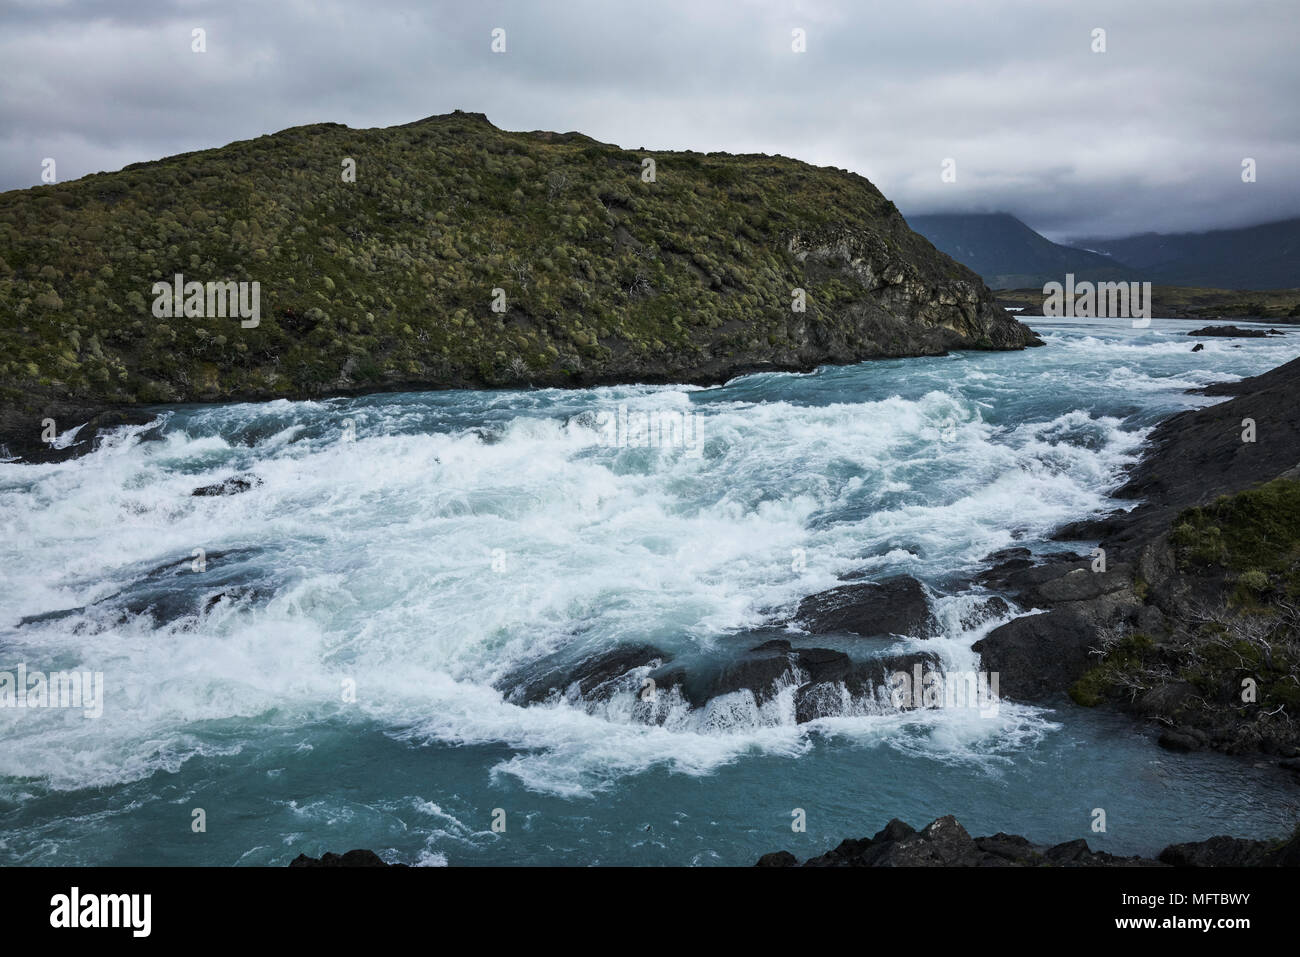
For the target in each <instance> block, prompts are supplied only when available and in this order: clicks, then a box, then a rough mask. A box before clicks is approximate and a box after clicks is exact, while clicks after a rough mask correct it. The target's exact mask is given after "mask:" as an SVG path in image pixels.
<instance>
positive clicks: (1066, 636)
mask: <svg viewBox="0 0 1300 957" xmlns="http://www.w3.org/2000/svg"><path fill="white" fill-rule="evenodd" d="M1097 642H1098V639H1097V636H1096V634H1095V630H1094V629H1093V628H1092V626H1091V625H1089V624H1088V622H1087V621H1085V620H1084V618H1083V617H1082V616H1080V615H1079V614H1077V613H1076V612H1074V611H1071V610H1069V609H1065V608H1058V609H1055V610H1053V611H1049V612H1047V613H1045V614H1041V615H1027V616H1025V617H1024V618H1016V619H1015V620H1013V621H1009V622H1007V623H1006V624H1005V625H999V626H998V627H997V628H994V629H993V630H992V631H991V632H989V633H988V635H986V636H985V637H984V638H982V639H980V640H979V641H977V642H975V644H974V645H972V646H971V647H972V648H974V650H975V651H977V652H979V654H980V658H981V660H982V662H983V667H984V670H986V671H990V672H997V673H998V681H999V691H1000V693H1001V694H1002V695H1003V696H1004V697H1008V698H1017V699H1019V700H1022V701H1041V700H1043V699H1044V698H1049V697H1052V696H1053V695H1056V694H1059V693H1062V692H1064V691H1065V690H1066V689H1067V688H1069V687H1070V686H1071V685H1072V684H1074V682H1076V681H1078V680H1079V678H1081V677H1083V674H1084V672H1085V671H1087V670H1088V667H1089V665H1090V661H1089V656H1088V652H1089V650H1090V649H1091V648H1092V646H1093V645H1095V644H1097Z"/></svg>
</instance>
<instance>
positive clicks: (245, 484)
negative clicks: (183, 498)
mask: <svg viewBox="0 0 1300 957" xmlns="http://www.w3.org/2000/svg"><path fill="white" fill-rule="evenodd" d="M261 484H262V480H261V479H260V478H258V477H257V476H256V475H249V476H247V477H244V476H240V475H233V476H231V477H230V478H228V479H225V480H224V481H221V482H218V483H217V484H215V485H203V486H200V487H199V488H196V489H195V490H194V491H192V492H190V495H191V496H208V495H238V494H239V493H240V492H247V491H249V490H250V489H254V488H256V487H257V486H259V485H261Z"/></svg>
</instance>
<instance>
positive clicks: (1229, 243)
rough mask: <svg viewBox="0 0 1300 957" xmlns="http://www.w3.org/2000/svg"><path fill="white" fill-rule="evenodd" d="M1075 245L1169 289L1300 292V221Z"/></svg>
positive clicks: (1134, 237) (952, 254)
mask: <svg viewBox="0 0 1300 957" xmlns="http://www.w3.org/2000/svg"><path fill="white" fill-rule="evenodd" d="M911 222H912V228H913V229H915V230H917V231H918V232H920V233H921V234H922V235H924V236H926V237H927V238H928V239H930V241H931V242H933V243H934V244H935V245H936V246H938V247H939V248H940V249H942V250H944V252H947V253H948V254H949V255H951V256H953V258H954V259H957V260H958V261H959V262H964V263H966V265H968V266H970V267H971V268H972V269H974V270H975V271H976V272H982V270H981V269H980V268H979V267H978V266H975V265H974V264H973V263H971V262H970V261H969V260H967V259H963V258H962V257H961V256H957V255H956V254H954V253H953V252H951V250H948V249H947V248H946V247H944V246H943V245H942V244H940V243H938V242H936V241H935V240H934V238H933V237H931V236H930V235H929V233H927V232H926V230H925V229H924V228H923V227H922V226H919V225H917V223H916V222H915V221H914V220H913V221H911ZM1071 245H1072V246H1074V247H1082V248H1083V249H1088V250H1095V251H1096V252H1100V253H1106V254H1108V255H1111V256H1113V257H1115V259H1116V260H1117V261H1119V262H1123V263H1126V264H1128V265H1129V266H1131V267H1133V268H1134V269H1135V270H1137V271H1139V272H1141V273H1143V278H1145V279H1150V280H1151V281H1152V282H1158V283H1165V284H1168V285H1171V286H1216V287H1219V288H1222V289H1293V288H1295V287H1297V286H1300V219H1284V220H1281V221H1280V222H1276V223H1265V224H1263V225H1261V226H1248V227H1246V228H1244V229H1216V230H1214V231H1213V232H1207V233H1173V234H1167V235H1162V234H1160V233H1142V234H1141V235H1140V236H1129V237H1127V238H1125V239H1078V240H1071ZM985 279H986V280H988V277H987V276H985ZM990 284H991V283H990Z"/></svg>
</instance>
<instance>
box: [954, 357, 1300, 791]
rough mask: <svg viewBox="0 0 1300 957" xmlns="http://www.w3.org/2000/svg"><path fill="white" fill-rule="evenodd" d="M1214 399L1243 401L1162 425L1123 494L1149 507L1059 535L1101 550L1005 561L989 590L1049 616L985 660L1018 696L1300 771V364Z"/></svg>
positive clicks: (1017, 624) (1013, 629)
mask: <svg viewBox="0 0 1300 957" xmlns="http://www.w3.org/2000/svg"><path fill="white" fill-rule="evenodd" d="M1204 392H1205V393H1206V394H1211V395H1231V396H1233V398H1231V399H1230V400H1229V401H1227V402H1223V403H1220V404H1217V405H1213V406H1210V407H1208V408H1203V409H1197V410H1194V411H1189V412H1183V413H1180V414H1178V415H1175V416H1172V417H1171V418H1169V419H1167V420H1165V421H1164V422H1162V423H1161V424H1160V425H1159V426H1158V427H1157V428H1156V429H1155V431H1154V432H1153V433H1152V435H1151V437H1150V440H1149V445H1148V448H1147V451H1146V453H1145V454H1144V456H1143V457H1142V459H1141V461H1140V462H1139V464H1138V465H1137V466H1136V467H1135V468H1134V469H1133V470H1132V471H1131V473H1130V475H1129V477H1128V481H1127V482H1126V483H1125V485H1124V486H1123V487H1122V488H1121V489H1120V490H1119V491H1118V492H1117V493H1116V497H1118V498H1121V499H1126V498H1127V499H1141V500H1142V501H1141V504H1139V505H1137V506H1136V507H1135V508H1133V509H1131V510H1128V511H1116V512H1114V513H1112V514H1110V515H1108V516H1105V517H1103V518H1100V519H1097V520H1092V521H1086V522H1080V523H1075V524H1072V525H1069V526H1067V527H1065V528H1063V529H1061V530H1060V531H1058V533H1057V536H1056V537H1057V538H1058V539H1060V540H1063V541H1070V542H1081V543H1085V544H1086V543H1090V542H1096V543H1097V546H1098V548H1099V549H1100V551H1096V552H1091V553H1089V554H1087V555H1080V556H1078V557H1075V558H1072V559H1065V560H1057V561H1053V562H1047V563H1035V562H1032V561H1031V560H1029V558H1028V556H1027V555H1026V554H1023V553H1021V552H1017V551H1015V550H1012V551H1009V552H1006V553H1003V554H1000V555H997V556H994V557H995V558H996V559H997V564H995V565H994V567H993V568H992V569H990V570H989V571H988V572H986V573H985V574H984V575H983V576H982V580H983V581H984V582H985V583H987V584H989V585H991V586H993V587H997V588H999V589H1001V590H1003V591H1004V592H1005V593H1007V594H1009V595H1011V596H1013V597H1014V598H1015V599H1016V600H1017V601H1018V602H1019V603H1020V604H1021V605H1022V607H1025V608H1035V609H1040V610H1045V613H1044V614H1039V615H1033V616H1029V617H1024V618H1018V619H1015V620H1014V621H1011V622H1009V623H1008V624H1006V625H1003V626H1001V627H999V628H998V629H996V630H994V631H993V632H991V633H990V634H989V635H988V636H987V637H986V638H984V639H983V640H981V641H979V642H977V643H976V645H975V650H977V651H978V652H980V654H981V655H982V658H983V662H984V666H985V667H986V668H988V669H990V670H993V671H998V672H999V673H1000V675H1001V680H1002V692H1003V694H1004V695H1005V696H1007V697H1009V698H1012V699H1017V700H1024V701H1045V700H1049V699H1052V698H1054V697H1059V696H1062V695H1064V694H1066V693H1068V694H1069V696H1070V697H1071V698H1072V699H1073V701H1074V702H1075V703H1076V704H1079V705H1083V706H1088V707H1095V706H1099V705H1107V706H1112V707H1116V708H1119V709H1121V710H1124V711H1126V712H1128V713H1131V714H1133V715H1135V716H1138V717H1140V718H1142V719H1144V720H1147V721H1149V722H1152V723H1153V724H1155V725H1157V726H1158V727H1160V728H1161V729H1162V732H1163V733H1162V735H1161V738H1160V740H1161V743H1162V744H1163V745H1164V746H1166V747H1170V748H1178V749H1183V750H1194V749H1199V748H1212V749H1214V750H1219V751H1224V752H1227V753H1248V752H1261V753H1264V754H1267V755H1271V756H1273V757H1274V758H1275V759H1281V763H1282V764H1283V766H1284V767H1287V768H1288V769H1289V770H1292V771H1297V772H1300V761H1297V760H1296V759H1297V758H1300V722H1297V721H1296V719H1295V716H1297V715H1300V617H1298V616H1297V610H1296V609H1297V599H1298V598H1300V360H1295V361H1292V362H1289V363H1286V364H1285V365H1283V366H1280V367H1279V368H1277V369H1274V370H1272V371H1270V372H1267V373H1265V374H1263V375H1259V376H1255V377H1253V378H1250V379H1245V380H1243V381H1240V382H1237V383H1231V384H1223V385H1215V386H1211V387H1209V388H1207V389H1205V390H1204Z"/></svg>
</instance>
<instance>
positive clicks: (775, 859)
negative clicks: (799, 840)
mask: <svg viewBox="0 0 1300 957" xmlns="http://www.w3.org/2000/svg"><path fill="white" fill-rule="evenodd" d="M754 866H755V867H798V866H799V860H798V859H797V858H796V857H795V856H794V855H793V854H791V853H790V852H789V851H773V852H772V853H771V854H764V855H763V856H762V857H760V858H759V859H758V863H757V864H755V865H754Z"/></svg>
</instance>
